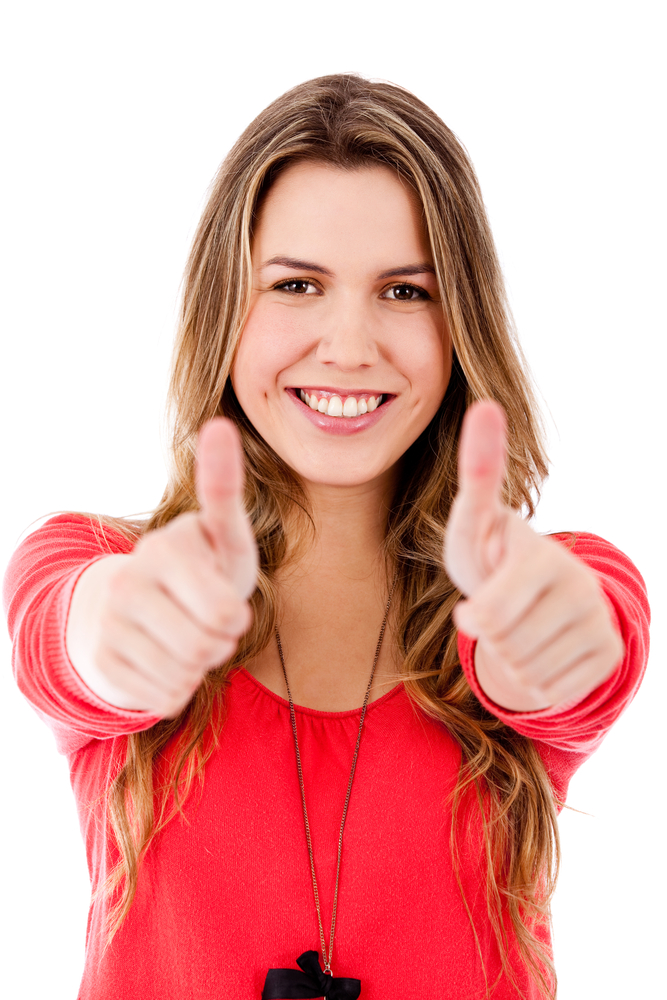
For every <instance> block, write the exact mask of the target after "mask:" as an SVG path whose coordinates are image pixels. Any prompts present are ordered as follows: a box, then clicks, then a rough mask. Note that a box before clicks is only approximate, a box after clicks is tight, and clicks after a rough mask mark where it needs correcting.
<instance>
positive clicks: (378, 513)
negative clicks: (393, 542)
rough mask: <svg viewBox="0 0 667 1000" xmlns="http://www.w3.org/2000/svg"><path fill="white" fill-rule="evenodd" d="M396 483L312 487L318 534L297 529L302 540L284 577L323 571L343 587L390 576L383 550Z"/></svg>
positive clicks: (310, 500)
mask: <svg viewBox="0 0 667 1000" xmlns="http://www.w3.org/2000/svg"><path fill="white" fill-rule="evenodd" d="M392 487H393V484H392V483H391V482H387V481H382V482H373V483H364V484H362V485H360V486H353V487H330V486H326V487H323V486H320V485H319V484H316V485H309V486H308V488H307V497H308V503H309V507H310V512H311V516H312V520H313V530H312V531H311V532H304V530H303V525H299V526H297V525H296V524H295V525H294V529H293V531H291V532H290V530H289V529H288V536H289V535H290V534H291V535H293V536H294V537H296V538H298V539H299V541H298V542H297V544H296V545H295V546H294V547H293V549H292V551H291V552H290V557H289V558H288V560H287V561H286V564H285V569H284V576H283V573H281V574H279V577H280V576H283V578H284V579H287V578H289V577H292V575H293V574H294V573H298V574H299V575H300V576H301V577H303V576H304V575H305V576H310V575H311V574H317V575H321V574H322V573H324V574H325V575H326V576H327V577H328V578H335V579H337V580H339V581H340V582H341V584H344V581H345V580H350V579H352V580H361V579H366V578H368V577H371V576H374V575H375V574H376V573H377V572H378V570H381V573H382V576H383V577H384V576H385V575H386V573H385V566H384V558H383V547H384V538H385V530H386V523H387V510H388V504H389V501H390V497H391V493H392V492H393V489H392Z"/></svg>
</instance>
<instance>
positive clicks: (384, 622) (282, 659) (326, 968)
mask: <svg viewBox="0 0 667 1000" xmlns="http://www.w3.org/2000/svg"><path fill="white" fill-rule="evenodd" d="M395 586H396V580H394V582H393V584H392V587H391V590H390V591H389V598H388V600H387V606H386V607H385V611H384V618H383V619H382V626H381V628H380V636H379V638H378V641H377V646H376V647H375V656H374V658H373V669H372V670H371V676H370V680H369V682H368V687H367V688H366V697H365V698H364V705H363V708H362V710H361V720H360V722H359V732H358V734H357V745H356V746H355V748H354V757H353V758H352V770H351V771H350V780H349V781H348V785H347V795H346V796H345V806H344V807H343V816H342V819H341V821H340V833H339V835H338V862H337V864H336V887H335V889H334V901H333V912H332V915H331V936H330V938H329V957H328V958H327V949H326V943H325V940H324V928H323V927H322V914H321V912H320V894H319V892H318V889H317V879H316V877H315V861H314V858H313V845H312V841H311V838H310V823H309V822H308V810H307V809H306V792H305V788H304V784H303V770H302V768H301V753H300V751H299V739H298V736H297V732H296V714H295V712H294V702H293V701H292V692H291V691H290V686H289V683H288V681H287V671H286V670H285V657H284V656H283V647H282V643H281V641H280V633H279V632H278V626H277V625H276V626H275V632H276V642H277V644H278V655H279V656H280V664H281V666H282V668H283V674H284V676H285V684H286V685H287V696H288V698H289V709H290V718H291V720H292V733H293V734H294V746H295V748H296V766H297V770H298V772H299V787H300V788H301V803H302V805H303V819H304V823H305V827H306V841H307V843H308V856H309V858H310V873H311V875H312V877H313V893H314V896H315V908H316V909H317V921H318V924H319V927H320V942H321V944H322V958H323V959H324V972H325V974H326V975H332V972H331V956H332V955H333V942H334V930H335V928H336V906H337V903H338V880H339V876H340V859H341V856H342V853H343V829H344V827H345V819H346V817H347V807H348V804H349V802H350V794H351V792H352V780H353V778H354V771H355V768H356V766H357V756H358V754H359V744H360V743H361V730H362V727H363V725H364V718H365V716H366V706H367V705H368V699H369V697H370V693H371V686H372V684H373V677H374V675H375V668H376V666H377V662H378V659H379V656H380V649H381V647H382V640H383V639H384V633H385V629H386V627H387V618H388V617H389V608H390V606H391V599H392V597H393V594H394V587H395Z"/></svg>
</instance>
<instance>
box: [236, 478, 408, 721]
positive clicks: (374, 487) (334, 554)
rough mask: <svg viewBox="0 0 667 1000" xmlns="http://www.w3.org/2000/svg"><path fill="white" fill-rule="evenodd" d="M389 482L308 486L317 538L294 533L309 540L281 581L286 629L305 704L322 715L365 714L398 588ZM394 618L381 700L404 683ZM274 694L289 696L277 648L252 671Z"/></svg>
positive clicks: (376, 687) (379, 683) (298, 693)
mask: <svg viewBox="0 0 667 1000" xmlns="http://www.w3.org/2000/svg"><path fill="white" fill-rule="evenodd" d="M393 487H394V484H393V483H392V482H391V481H390V480H389V479H387V480H385V481H383V482H380V483H378V482H375V483H371V484H364V485H362V486H355V487H345V488H343V487H341V488H331V487H326V488H324V487H320V486H317V487H313V486H310V485H309V486H308V487H307V497H308V503H309V509H310V512H311V516H312V519H313V525H314V531H311V532H306V531H305V530H304V527H303V522H302V521H298V522H297V521H295V522H294V523H293V524H292V525H288V526H287V536H288V538H294V537H297V538H300V539H301V542H300V543H299V544H297V545H294V546H293V548H292V551H291V552H290V553H289V558H288V559H287V560H286V561H285V563H284V564H283V566H281V568H280V569H279V570H278V573H277V574H276V585H277V592H278V606H277V615H278V625H279V628H280V636H281V641H282V646H283V650H284V653H285V661H286V667H287V672H288V677H289V683H290V688H291V690H292V695H293V697H294V701H295V704H297V705H304V706H306V707H310V708H316V709H320V710H322V711H346V710H348V709H352V708H358V707H359V706H361V704H362V702H363V700H364V693H365V690H366V686H367V684H368V679H369V676H370V670H371V666H372V663H373V655H374V651H375V647H376V645H377V641H378V634H379V630H380V624H381V622H382V618H383V615H384V610H385V606H386V603H387V597H388V592H389V588H390V586H391V580H390V579H388V576H389V575H390V574H391V568H390V567H387V566H386V563H385V558H384V538H385V530H386V520H387V509H388V504H389V502H390V499H391V496H392V493H393ZM391 633H392V615H391V614H390V616H389V620H388V628H387V635H386V637H385V640H384V642H383V645H382V650H381V653H380V658H379V660H378V664H377V670H376V674H375V679H374V682H373V689H372V693H371V700H373V699H374V698H375V697H380V696H381V695H382V694H384V693H385V691H387V690H388V688H389V687H391V686H393V684H395V683H396V682H395V681H394V680H393V679H392V677H393V675H394V674H395V673H396V670H397V668H398V667H399V665H400V664H399V662H398V661H397V656H396V648H395V644H394V643H393V641H392V636H391ZM247 667H248V669H250V671H251V672H252V673H253V674H254V675H255V676H256V677H258V679H259V680H261V681H262V683H264V684H265V685H266V686H267V687H269V688H271V689H272V690H274V691H275V692H276V693H278V694H280V695H281V696H282V697H287V692H286V689H285V682H284V677H283V674H282V668H281V666H280V661H279V659H278V653H277V647H276V645H275V643H271V644H269V646H268V647H267V648H266V649H265V650H264V651H263V652H262V653H260V654H259V656H258V657H256V658H255V660H254V661H253V662H251V663H249V664H247Z"/></svg>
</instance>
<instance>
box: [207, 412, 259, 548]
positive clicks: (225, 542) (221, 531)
mask: <svg viewBox="0 0 667 1000" xmlns="http://www.w3.org/2000/svg"><path fill="white" fill-rule="evenodd" d="M195 479H196V485H197V498H198V500H199V504H200V507H201V517H202V521H203V524H204V528H205V530H206V532H207V534H208V535H209V538H210V540H211V543H212V545H213V546H214V548H216V549H219V550H220V551H221V552H223V551H225V550H227V549H228V548H229V547H230V546H231V547H232V548H234V549H238V550H240V549H241V548H244V547H245V544H244V543H245V542H246V541H247V530H244V529H245V520H246V519H245V514H244V511H243V498H242V494H243V452H242V448H241V441H240V438H239V433H238V431H237V429H236V428H235V427H234V425H233V423H232V422H231V420H226V419H225V418H223V417H216V418H215V419H214V420H209V421H208V423H206V424H204V425H203V427H202V428H201V430H200V432H199V441H198V445H197V466H196V474H195Z"/></svg>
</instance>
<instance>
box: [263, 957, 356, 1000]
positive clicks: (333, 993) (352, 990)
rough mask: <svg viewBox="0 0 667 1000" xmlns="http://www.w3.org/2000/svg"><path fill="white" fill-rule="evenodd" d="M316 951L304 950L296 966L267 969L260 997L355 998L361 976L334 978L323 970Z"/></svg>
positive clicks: (265, 999)
mask: <svg viewBox="0 0 667 1000" xmlns="http://www.w3.org/2000/svg"><path fill="white" fill-rule="evenodd" d="M317 956H318V953H317V952H316V951H304V953H303V955H299V957H298V958H297V960H296V964H297V965H299V966H301V968H302V969H303V972H297V970H296V969H269V971H268V972H267V974H266V982H265V983H264V989H263V990H262V1000H302V998H304V997H327V1000H357V997H358V996H359V994H360V993H361V980H360V979H335V978H334V977H333V976H325V975H324V973H323V972H322V968H321V966H320V962H319V959H318V957H317Z"/></svg>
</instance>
